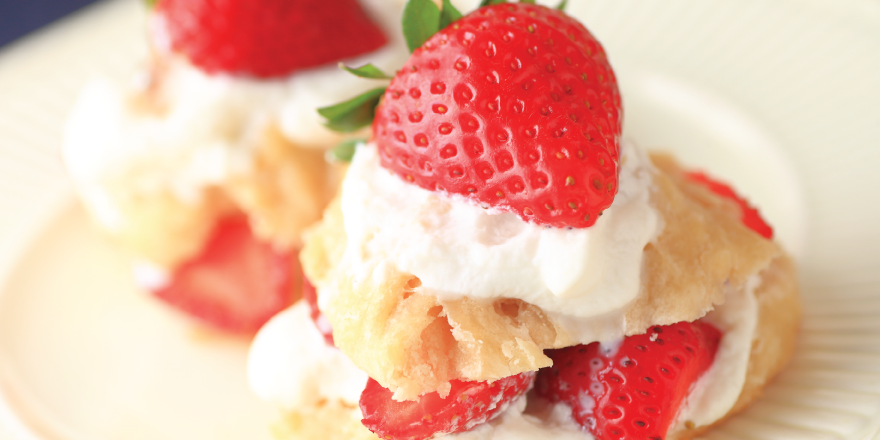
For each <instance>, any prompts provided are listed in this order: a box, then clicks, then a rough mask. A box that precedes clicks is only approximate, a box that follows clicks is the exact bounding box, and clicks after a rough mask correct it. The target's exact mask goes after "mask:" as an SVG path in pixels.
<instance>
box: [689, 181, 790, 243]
mask: <svg viewBox="0 0 880 440" xmlns="http://www.w3.org/2000/svg"><path fill="white" fill-rule="evenodd" d="M687 177H688V178H689V179H691V180H693V181H694V182H698V183H701V184H703V185H705V186H706V188H709V190H710V191H712V192H713V193H715V194H718V195H719V196H721V197H724V198H727V199H730V200H733V201H734V202H736V203H737V204H738V205H739V207H740V208H741V209H742V222H743V224H744V225H746V227H748V228H749V229H751V230H753V231H755V232H757V233H758V234H760V235H761V236H762V237H764V238H766V239H768V240H771V239H773V228H771V227H770V225H768V224H767V223H766V222H765V221H764V219H763V218H761V214H759V213H758V210H757V209H755V208H753V207H752V206H751V205H749V202H747V201H746V200H745V199H744V198H742V197H740V196H739V195H738V194H737V193H736V192H735V191H734V190H733V188H731V187H730V186H727V185H725V184H723V183H721V182H719V181H717V180H714V179H712V178H711V177H709V176H707V175H706V174H704V173H700V172H692V173H688V174H687Z"/></svg>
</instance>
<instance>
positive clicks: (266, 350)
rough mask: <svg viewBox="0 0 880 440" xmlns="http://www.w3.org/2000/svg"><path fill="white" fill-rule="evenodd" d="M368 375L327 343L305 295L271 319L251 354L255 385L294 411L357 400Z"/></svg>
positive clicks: (262, 393)
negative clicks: (303, 299)
mask: <svg viewBox="0 0 880 440" xmlns="http://www.w3.org/2000/svg"><path fill="white" fill-rule="evenodd" d="M367 378H368V377H367V374H366V373H364V372H363V371H361V370H359V369H358V368H357V367H355V366H354V364H353V363H352V362H351V361H350V360H349V359H348V357H347V356H345V355H344V354H343V353H342V352H341V351H339V350H338V349H336V348H334V347H331V346H329V345H327V343H326V342H325V341H324V336H323V335H321V332H319V331H318V328H317V327H316V326H315V323H314V322H312V319H311V317H310V315H309V306H308V304H306V303H305V302H304V301H300V302H298V303H296V304H295V305H293V306H292V307H290V308H288V309H287V310H285V311H283V312H281V313H279V314H278V315H276V316H275V317H273V318H272V319H271V320H270V321H269V322H268V323H266V325H265V326H263V328H262V329H260V332H259V333H258V334H257V336H256V338H255V339H254V342H253V344H252V345H251V349H250V354H249V356H248V381H249V382H250V386H251V389H253V390H254V392H255V393H256V394H257V395H258V396H259V397H260V398H261V399H263V400H266V401H268V402H272V403H274V404H276V405H278V406H280V407H281V408H283V409H285V410H288V411H294V410H296V409H298V408H313V407H315V406H317V405H318V403H319V402H321V401H334V400H340V401H342V402H344V403H346V404H348V405H352V406H357V404H358V401H359V400H360V397H361V392H362V391H363V390H364V387H366V385H367Z"/></svg>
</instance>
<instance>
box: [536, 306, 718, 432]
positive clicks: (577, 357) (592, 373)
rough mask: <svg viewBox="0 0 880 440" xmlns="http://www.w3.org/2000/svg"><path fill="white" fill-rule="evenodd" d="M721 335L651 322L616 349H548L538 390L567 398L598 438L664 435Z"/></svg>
mask: <svg viewBox="0 0 880 440" xmlns="http://www.w3.org/2000/svg"><path fill="white" fill-rule="evenodd" d="M720 339H721V332H719V331H718V330H717V329H716V328H714V327H712V326H711V325H709V324H706V323H703V322H701V321H697V322H694V323H689V322H681V323H677V324H672V325H668V326H662V327H659V326H658V327H653V328H651V329H649V330H648V333H646V334H643V335H637V336H630V337H627V338H626V339H624V341H623V342H622V344H621V345H620V347H619V348H617V350H616V351H615V350H613V349H612V350H610V351H609V350H606V349H603V347H601V346H600V345H599V344H598V343H593V344H589V345H578V346H574V347H567V348H563V349H559V350H548V351H547V352H546V353H547V355H548V356H549V357H550V358H551V359H553V366H552V367H548V368H545V369H542V370H541V371H540V372H539V373H538V378H537V379H536V382H535V389H536V391H537V393H538V394H539V395H540V396H542V397H545V398H547V399H549V400H551V401H554V402H564V403H567V404H568V405H569V406H571V408H572V416H573V418H574V419H575V421H577V422H578V423H579V424H581V426H583V427H584V428H586V429H588V430H589V431H590V432H591V433H592V434H593V435H594V436H595V437H596V438H597V439H598V440H620V439H635V438H638V439H650V440H657V439H665V438H666V434H667V431H669V428H670V425H671V424H672V423H673V422H674V421H675V417H676V415H677V412H678V409H679V406H680V405H681V402H682V400H683V399H684V398H685V397H686V396H687V393H688V391H689V390H690V388H691V385H692V384H693V383H694V382H695V381H696V380H697V379H698V378H699V377H700V376H701V375H702V374H703V373H704V372H705V371H706V370H707V369H708V368H709V367H710V366H711V365H712V362H713V360H714V358H715V352H716V351H717V349H718V344H719V341H720Z"/></svg>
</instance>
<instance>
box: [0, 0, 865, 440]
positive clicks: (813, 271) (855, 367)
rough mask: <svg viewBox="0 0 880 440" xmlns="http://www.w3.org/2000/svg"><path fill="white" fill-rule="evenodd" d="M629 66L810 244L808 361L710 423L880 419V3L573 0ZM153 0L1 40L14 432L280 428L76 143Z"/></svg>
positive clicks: (813, 424) (782, 230) (774, 216)
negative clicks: (128, 235)
mask: <svg viewBox="0 0 880 440" xmlns="http://www.w3.org/2000/svg"><path fill="white" fill-rule="evenodd" d="M569 3H570V5H569V8H570V12H571V13H573V14H575V15H577V16H579V17H580V18H581V19H582V20H583V21H584V22H585V23H586V24H587V25H588V26H589V27H590V28H591V30H593V31H594V33H595V34H597V36H598V37H599V38H600V40H602V41H603V43H604V44H605V47H606V49H607V52H608V53H609V56H610V58H611V60H612V63H613V64H614V65H615V68H616V71H617V72H618V75H619V77H620V80H621V87H622V91H623V94H624V99H625V108H626V134H627V136H629V137H631V138H633V139H635V140H636V141H637V142H638V143H640V144H641V145H643V146H647V147H651V148H657V147H662V148H667V149H671V150H673V151H675V152H676V153H677V154H678V155H679V156H680V157H681V158H682V159H683V160H684V161H685V162H686V163H688V164H691V165H693V166H697V167H701V168H705V169H707V170H711V172H712V173H713V174H715V175H717V176H719V177H722V178H724V179H727V180H730V181H732V182H734V183H735V184H736V186H737V187H738V188H740V189H741V190H742V192H744V193H746V194H748V195H749V196H750V198H751V199H752V200H753V201H754V202H755V203H756V204H757V205H758V206H759V207H760V208H761V210H762V212H763V213H764V214H765V215H766V217H767V218H768V219H769V220H770V222H771V223H773V224H774V226H775V227H776V231H777V237H778V238H779V239H780V241H781V242H782V243H783V244H784V245H785V246H786V247H787V248H788V249H789V250H790V251H792V253H794V254H795V255H796V256H797V257H798V260H799V265H800V268H801V278H802V282H803V296H804V304H805V308H806V318H805V322H804V330H803V332H802V338H801V341H800V344H799V347H798V353H797V355H796V357H795V360H794V362H793V363H792V365H791V366H790V368H788V369H787V370H786V371H785V372H784V373H783V375H782V376H781V377H780V378H779V380H777V381H776V382H775V383H774V384H772V385H771V386H770V387H769V388H768V390H767V393H766V395H765V396H764V397H763V398H762V399H761V400H760V401H759V402H758V403H756V404H755V405H754V406H753V407H751V408H750V409H749V410H747V411H746V412H745V413H744V414H742V415H740V416H737V417H735V418H734V419H732V420H731V421H730V422H728V423H727V424H725V425H724V426H723V427H722V428H720V429H718V430H716V431H714V432H713V433H711V434H710V435H709V436H708V437H709V438H717V439H858V440H861V439H869V438H874V436H875V435H876V434H877V432H878V430H880V253H878V251H877V249H880V227H878V225H880V196H878V194H877V192H878V191H880V172H877V169H878V168H880V105H878V103H880V81H878V80H877V76H878V74H877V72H880V3H877V2H874V1H870V0H864V1H859V0H850V1H845V2H833V1H830V0H827V1H826V0H811V1H794V0H780V1H775V2H772V3H770V2H762V1H758V0H749V1H744V0H737V1H734V0H728V1H716V2H711V3H710V2H701V1H698V0H691V1H688V0H676V1H672V0H667V1H666V2H663V3H662V4H661V3H660V2H654V3H647V2H640V1H637V0H631V1H621V0H608V1H589V0H571V1H570V2H569ZM142 20H143V18H142V12H141V10H140V5H139V2H136V1H134V0H113V1H109V2H106V3H102V4H99V5H98V6H96V7H93V8H91V9H90V10H88V11H85V12H84V13H82V14H80V15H79V16H77V17H74V18H72V19H70V20H68V21H66V22H64V23H62V24H61V25H58V26H55V27H54V28H52V29H50V30H49V31H46V32H44V33H42V34H41V35H38V36H35V37H32V38H30V39H28V40H26V41H24V42H22V43H20V44H17V45H15V46H13V47H11V48H10V49H7V50H5V51H4V52H2V53H0V194H2V196H0V439H2V440H6V436H10V435H14V437H11V438H15V439H19V438H21V439H45V440H48V439H52V440H72V439H83V440H99V439H100V440H103V439H119V438H124V439H132V440H139V439H151V440H172V439H187V440H192V439H203V438H204V439H208V438H210V439H232V438H238V439H240V438H248V439H255V440H259V439H262V438H269V435H268V424H269V421H270V420H271V419H272V418H273V417H275V412H274V410H273V409H272V408H270V407H268V406H267V405H265V404H262V403H261V402H259V401H257V400H256V399H255V398H253V397H252V396H251V395H250V394H249V392H248V390H247V387H246V385H245V380H244V357H245V353H246V348H247V346H246V342H245V341H241V340H236V339H230V338H226V337H222V336H218V335H212V334H208V333H205V332H203V331H199V330H197V329H196V328H195V327H193V326H192V325H191V324H189V323H188V322H187V321H186V320H185V319H182V318H180V317H178V316H177V315H175V314H173V313H170V312H169V311H168V310H167V309H165V308H164V307H162V306H161V305H159V304H157V303H155V302H153V301H151V300H150V299H149V298H146V297H144V296H142V295H140V294H138V293H137V292H136V291H135V289H134V288H133V287H132V285H131V282H130V281H129V278H128V275H129V274H128V270H127V268H126V265H125V261H124V258H123V257H122V255H121V254H120V253H119V252H118V251H117V250H116V249H114V248H113V247H112V246H111V245H110V244H109V243H107V242H106V241H105V240H104V239H103V238H102V236H101V235H100V234H99V233H97V232H96V231H94V230H93V229H92V227H90V226H89V223H88V221H87V220H86V218H85V216H84V214H83V212H82V211H81V210H80V209H79V208H78V207H77V206H76V204H75V203H74V202H73V198H72V196H71V193H70V189H69V185H68V183H67V181H66V179H65V177H64V174H63V170H62V167H61V166H60V163H59V160H58V154H57V146H58V144H59V143H60V136H61V126H62V124H63V121H64V117H65V116H66V112H67V111H68V109H69V108H70V105H71V103H72V100H73V98H74V96H75V93H76V90H77V89H79V88H80V87H81V86H82V84H83V82H84V81H85V80H86V79H87V78H88V77H90V76H93V75H95V74H99V73H100V74H106V75H110V76H115V77H121V76H122V75H123V74H124V72H126V71H128V70H129V69H130V68H131V67H132V66H133V65H135V63H136V62H137V61H138V60H140V59H142V58H143V56H144V53H145V50H144V47H143V33H142V28H143V25H142Z"/></svg>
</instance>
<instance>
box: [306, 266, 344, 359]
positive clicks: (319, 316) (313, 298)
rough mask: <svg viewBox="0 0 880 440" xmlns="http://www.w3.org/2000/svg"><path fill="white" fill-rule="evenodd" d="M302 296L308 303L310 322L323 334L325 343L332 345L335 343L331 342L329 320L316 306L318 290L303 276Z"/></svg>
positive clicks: (331, 334) (331, 330)
mask: <svg viewBox="0 0 880 440" xmlns="http://www.w3.org/2000/svg"><path fill="white" fill-rule="evenodd" d="M302 282H303V283H302V296H303V300H305V301H306V302H307V303H308V304H309V310H310V311H311V312H310V313H309V316H311V317H312V322H314V323H315V327H317V328H318V331H320V332H321V334H322V335H324V341H326V342H327V345H331V346H333V347H335V346H336V344H335V343H334V342H333V328H332V327H331V326H330V321H328V320H327V317H326V316H324V314H323V313H321V309H319V308H318V292H317V290H315V286H313V285H312V283H311V282H310V281H309V280H308V278H306V277H305V276H303V279H302Z"/></svg>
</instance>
